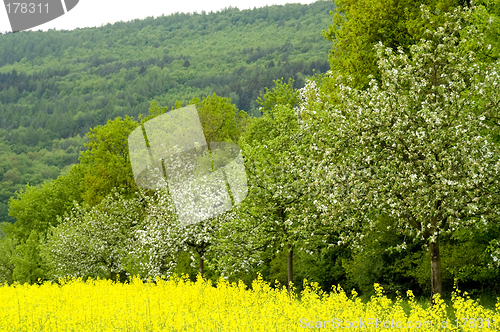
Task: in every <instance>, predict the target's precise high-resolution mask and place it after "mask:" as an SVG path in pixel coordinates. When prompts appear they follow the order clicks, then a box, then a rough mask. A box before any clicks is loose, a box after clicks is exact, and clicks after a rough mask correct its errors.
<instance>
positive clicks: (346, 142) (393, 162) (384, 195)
mask: <svg viewBox="0 0 500 332" xmlns="http://www.w3.org/2000/svg"><path fill="white" fill-rule="evenodd" d="M444 17H445V18H446V20H445V23H444V24H443V25H439V24H438V26H437V27H436V28H435V29H432V30H431V29H429V30H427V31H426V32H425V37H426V38H425V39H422V40H421V41H420V42H419V43H418V44H416V45H414V46H412V47H411V49H410V50H411V54H410V55H408V54H406V53H404V52H403V50H402V49H400V50H399V51H398V52H397V53H395V52H393V51H392V49H390V48H385V47H383V46H382V45H381V44H380V45H379V46H377V56H378V59H379V62H378V65H379V69H380V71H381V80H382V81H381V83H380V84H379V83H378V82H377V81H375V80H372V81H371V82H370V87H369V88H368V89H366V90H357V89H352V88H350V87H348V86H345V85H340V91H341V96H342V104H340V105H338V106H336V107H333V108H332V109H331V111H330V114H329V116H330V117H332V118H334V121H333V123H335V128H329V130H330V133H333V134H334V135H335V136H336V139H337V140H338V143H337V145H336V147H337V149H338V150H337V151H338V153H340V154H341V155H342V161H340V163H338V164H336V165H334V167H331V166H330V165H326V172H327V174H328V177H329V178H330V179H331V181H333V182H334V183H335V184H336V187H337V190H336V191H335V192H334V193H333V194H331V195H329V196H327V197H325V198H326V200H325V202H324V203H321V204H328V203H330V204H331V203H332V202H339V204H333V205H331V206H332V207H333V208H334V209H336V210H337V212H343V211H345V212H347V211H348V212H349V215H348V216H347V217H346V219H338V221H341V220H343V223H342V224H341V223H334V225H342V226H341V227H343V228H344V229H345V230H346V231H347V227H349V228H351V230H353V231H354V234H355V233H356V232H367V231H369V230H370V229H373V227H374V225H375V224H376V223H377V218H376V216H377V214H378V215H380V214H385V215H387V216H388V217H390V218H393V219H394V221H395V222H394V227H399V228H400V230H401V232H405V234H407V235H411V236H412V238H413V239H422V240H425V241H428V243H429V250H430V252H431V258H432V260H431V262H432V264H431V266H432V271H433V273H432V278H433V279H432V280H433V283H432V284H433V285H434V286H436V285H437V284H439V286H436V287H437V288H434V286H433V293H435V292H436V289H438V288H439V287H440V282H441V281H440V273H441V271H440V258H439V245H438V243H439V242H438V239H439V237H440V236H441V235H443V234H452V233H454V232H455V231H457V230H459V229H462V228H470V229H488V227H490V225H494V223H496V221H497V220H496V214H497V212H498V211H497V209H498V208H497V206H498V167H499V165H500V160H499V159H498V156H499V154H498V151H497V150H498V147H497V146H496V145H494V144H493V143H492V141H493V131H494V130H495V128H493V127H492V124H491V122H490V121H489V120H488V119H489V118H491V119H493V118H495V117H496V116H497V115H496V112H497V111H498V110H497V106H496V105H498V100H499V99H498V98H499V97H500V96H499V95H498V91H499V89H498V84H499V83H500V80H499V76H498V65H497V64H495V65H491V64H485V65H480V64H479V63H475V62H474V61H475V58H474V52H472V51H464V49H465V47H462V46H463V45H464V43H467V42H468V40H467V38H463V39H461V38H460V35H466V36H468V37H469V38H474V37H475V38H478V39H479V38H480V35H479V34H477V31H476V30H475V27H474V26H473V25H472V24H470V17H471V10H466V9H464V10H461V9H456V10H454V11H453V12H451V13H447V14H445V15H444ZM423 18H424V19H427V20H429V23H430V24H429V25H432V24H433V19H434V17H433V16H432V15H430V13H429V12H428V11H424V13H423ZM464 26H465V27H466V28H465V30H462V29H463V27H464ZM321 134H322V133H318V136H319V135H321ZM353 167H354V168H353ZM346 181H348V184H347V185H346ZM341 186H342V188H341ZM352 206H355V207H356V209H355V210H353V209H352ZM363 228H364V230H362V229H363ZM359 235H360V234H357V235H356V236H354V238H351V237H349V238H350V239H358V238H359ZM346 241H347V238H346ZM400 246H401V248H403V249H404V248H405V247H406V246H407V243H406V241H405V242H403V243H401V244H400ZM436 247H437V248H436ZM433 248H434V249H433ZM438 270H439V271H438ZM434 278H438V279H439V280H438V279H436V280H435V279H434ZM434 282H436V284H434ZM437 292H439V293H440V291H437Z"/></svg>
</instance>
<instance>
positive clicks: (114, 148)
mask: <svg viewBox="0 0 500 332" xmlns="http://www.w3.org/2000/svg"><path fill="white" fill-rule="evenodd" d="M138 125H139V124H138V123H137V122H136V121H135V120H134V119H133V118H131V117H128V116H127V117H125V118H124V119H122V118H121V117H117V118H116V119H114V120H109V121H108V123H107V124H106V125H104V126H97V127H95V128H92V129H91V130H90V132H89V133H88V137H89V141H88V142H87V143H86V144H85V146H86V148H87V150H86V151H84V152H82V154H81V156H80V163H81V165H84V167H85V175H84V178H85V189H86V191H85V192H84V193H83V199H84V201H85V203H88V204H90V205H95V204H97V203H99V202H100V201H101V200H102V199H103V198H104V197H105V196H107V195H108V194H109V193H110V192H111V190H113V189H115V188H117V189H119V190H126V191H127V193H130V192H133V191H135V189H137V186H136V184H135V180H134V176H133V172H132V166H131V164H130V156H129V151H128V135H129V134H130V133H131V132H132V131H133V130H134V129H135V128H137V126H138Z"/></svg>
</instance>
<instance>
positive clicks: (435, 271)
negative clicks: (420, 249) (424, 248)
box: [429, 239, 443, 305]
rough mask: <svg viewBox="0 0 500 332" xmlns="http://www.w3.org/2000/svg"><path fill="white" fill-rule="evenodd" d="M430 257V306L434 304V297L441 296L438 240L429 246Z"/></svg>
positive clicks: (441, 285)
mask: <svg viewBox="0 0 500 332" xmlns="http://www.w3.org/2000/svg"><path fill="white" fill-rule="evenodd" d="M429 253H430V255H431V305H433V304H434V299H433V298H434V295H435V294H439V295H440V296H442V295H443V282H442V276H441V256H440V254H439V240H438V239H436V242H431V243H430V244H429Z"/></svg>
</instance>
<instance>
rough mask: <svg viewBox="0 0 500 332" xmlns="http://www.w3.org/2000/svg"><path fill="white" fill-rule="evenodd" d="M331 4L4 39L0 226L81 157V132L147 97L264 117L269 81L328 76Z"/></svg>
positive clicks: (142, 107)
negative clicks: (228, 105)
mask: <svg viewBox="0 0 500 332" xmlns="http://www.w3.org/2000/svg"><path fill="white" fill-rule="evenodd" d="M333 8H334V6H333V4H332V3H331V2H328V1H320V2H317V3H313V4H311V5H300V4H289V5H286V6H271V7H264V8H256V9H253V10H243V11H240V10H238V9H237V8H228V9H225V10H223V11H220V12H217V13H205V12H202V13H200V14H198V13H194V14H183V13H176V14H174V15H169V16H161V17H158V18H155V19H153V18H148V19H145V20H135V21H133V22H119V23H115V24H113V25H112V24H108V25H106V26H103V27H100V28H89V29H77V30H73V31H54V30H50V31H47V32H33V31H29V32H21V33H7V34H4V35H0V146H1V148H0V150H1V151H2V153H1V155H0V176H1V177H0V181H1V182H0V221H9V222H13V221H14V219H13V218H12V217H9V216H8V200H9V198H10V197H11V196H12V195H13V194H14V192H15V191H16V190H19V189H21V188H22V187H24V186H25V185H26V184H27V183H30V184H31V185H37V184H40V183H42V182H43V181H44V180H49V179H55V178H57V176H58V175H59V174H61V172H64V168H65V167H66V166H68V165H71V164H74V163H76V162H78V154H79V152H80V151H81V150H82V149H83V142H84V141H85V138H84V136H85V134H86V133H87V132H88V130H89V129H90V128H92V127H95V126H97V125H102V124H105V123H106V121H107V120H109V119H114V118H115V117H117V116H122V117H123V116H125V115H129V116H132V117H134V118H136V119H137V118H138V116H139V114H141V113H143V114H145V113H147V112H148V108H149V105H150V101H152V100H156V101H157V102H158V104H160V105H163V106H173V105H174V103H175V101H176V100H179V101H181V102H185V101H187V100H190V99H191V98H193V97H202V96H207V95H210V94H212V93H214V92H215V93H217V94H218V95H220V96H224V97H228V98H231V100H232V102H233V103H234V104H235V105H236V106H237V107H238V108H239V109H240V110H244V111H246V112H248V113H249V114H252V115H259V111H258V108H257V106H258V105H257V104H256V99H257V97H258V96H259V92H260V91H264V87H267V86H271V85H272V82H273V80H275V79H278V78H281V77H284V78H285V79H288V78H293V79H294V80H295V87H299V86H301V85H303V84H304V78H305V77H308V76H310V75H312V73H313V71H314V70H315V71H316V72H326V71H327V70H328V69H329V64H328V61H327V59H326V57H325V55H326V54H327V52H328V49H329V47H330V45H329V42H328V41H326V40H324V39H323V38H322V36H321V29H322V28H324V27H325V26H327V25H328V22H329V19H330V16H329V11H330V10H332V9H333Z"/></svg>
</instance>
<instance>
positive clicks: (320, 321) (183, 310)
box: [0, 278, 500, 332]
mask: <svg viewBox="0 0 500 332" xmlns="http://www.w3.org/2000/svg"><path fill="white" fill-rule="evenodd" d="M375 290H376V293H377V295H376V296H373V297H372V298H371V300H370V301H368V302H363V301H361V299H359V298H358V297H357V296H356V293H355V292H353V293H352V294H350V295H349V296H348V295H347V294H346V293H345V292H344V291H343V290H342V289H340V288H339V289H334V290H333V291H332V292H331V293H329V294H325V293H323V292H321V291H320V290H319V288H318V287H317V286H316V285H314V284H312V285H308V286H306V287H305V289H304V291H303V292H302V293H301V298H300V300H299V299H298V298H297V297H296V296H295V295H293V293H292V296H289V295H288V293H287V291H286V288H281V289H273V288H271V287H270V286H269V284H267V283H265V282H263V281H262V279H257V280H255V281H254V282H253V285H252V289H251V290H249V289H247V288H246V287H245V285H244V284H243V283H240V284H230V283H228V282H226V281H224V280H223V279H221V280H220V281H219V282H218V284H217V287H213V286H212V284H211V283H210V282H208V281H205V280H203V279H201V278H199V279H198V281H196V282H191V281H189V280H187V279H186V278H173V279H172V280H169V281H166V280H163V279H157V281H156V283H150V282H149V283H148V282H145V283H143V282H142V281H141V280H140V279H139V278H135V279H132V280H131V281H130V282H129V283H115V282H112V281H109V280H88V281H87V282H84V281H82V280H80V279H78V280H75V279H73V280H70V279H66V280H60V282H59V284H56V283H50V282H47V283H45V284H42V285H27V284H25V285H10V286H9V285H3V286H0V299H1V300H0V331H5V332H7V331H57V332H61V331H75V332H82V331H203V332H208V331H252V332H253V331H310V330H320V331H328V330H352V329H354V330H365V331H414V330H415V331H416V330H418V331H420V330H426V331H438V330H439V331H445V330H448V331H496V330H497V328H496V325H499V327H500V302H499V303H498V304H497V306H496V310H487V309H485V308H483V307H481V306H479V305H478V304H477V303H476V302H474V301H473V300H471V299H468V298H466V297H463V296H460V295H457V294H456V293H455V295H454V296H453V299H452V306H453V308H449V309H452V310H451V311H452V312H453V313H454V317H447V312H446V311H447V308H446V305H445V303H444V302H443V301H441V300H439V299H438V301H437V303H438V304H437V305H435V306H434V307H432V308H431V309H423V308H422V307H421V306H420V305H418V304H417V303H416V302H415V299H414V297H413V295H412V293H411V292H408V300H407V301H406V303H404V302H403V300H401V299H397V300H396V301H391V300H390V299H388V298H387V297H386V296H384V295H383V290H382V289H381V287H380V286H378V285H375ZM404 307H406V309H407V310H406V311H405V310H404ZM449 312H450V310H448V313H449Z"/></svg>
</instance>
